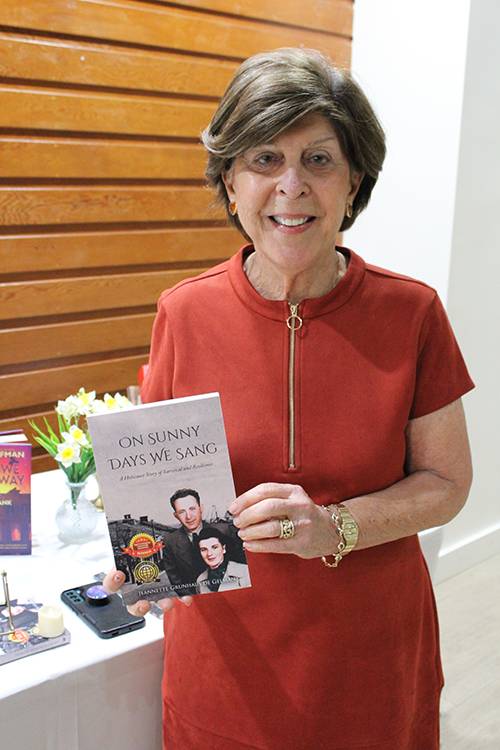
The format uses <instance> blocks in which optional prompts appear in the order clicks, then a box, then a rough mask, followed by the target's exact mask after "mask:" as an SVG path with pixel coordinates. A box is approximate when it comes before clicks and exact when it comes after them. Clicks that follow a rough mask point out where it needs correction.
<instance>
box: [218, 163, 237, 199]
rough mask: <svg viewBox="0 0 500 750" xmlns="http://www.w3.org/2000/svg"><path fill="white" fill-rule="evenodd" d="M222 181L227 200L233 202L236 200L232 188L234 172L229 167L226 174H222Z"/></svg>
mask: <svg viewBox="0 0 500 750" xmlns="http://www.w3.org/2000/svg"><path fill="white" fill-rule="evenodd" d="M221 177H222V181H223V183H224V185H225V187H226V193H227V197H228V198H229V201H230V202H231V201H235V200H236V193H235V192H234V187H233V179H234V170H233V168H232V167H231V169H228V170H227V172H222V175H221Z"/></svg>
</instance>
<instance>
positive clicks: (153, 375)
mask: <svg viewBox="0 0 500 750" xmlns="http://www.w3.org/2000/svg"><path fill="white" fill-rule="evenodd" d="M173 371H174V344H173V337H172V334H171V331H170V327H169V324H168V317H167V312H166V310H165V305H164V303H163V296H162V297H160V300H159V302H158V314H157V316H156V318H155V322H154V325H153V333H152V336H151V352H150V355H149V366H148V369H147V372H146V375H145V377H144V382H143V384H142V386H141V400H142V402H143V403H145V404H146V403H151V402H153V401H164V400H166V399H170V398H172V379H173Z"/></svg>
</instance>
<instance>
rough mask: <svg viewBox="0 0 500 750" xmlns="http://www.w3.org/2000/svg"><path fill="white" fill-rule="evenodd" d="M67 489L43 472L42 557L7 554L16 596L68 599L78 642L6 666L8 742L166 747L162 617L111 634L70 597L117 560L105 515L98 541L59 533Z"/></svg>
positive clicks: (37, 516)
mask: <svg viewBox="0 0 500 750" xmlns="http://www.w3.org/2000/svg"><path fill="white" fill-rule="evenodd" d="M64 489H65V488H64V481H63V475H62V472H59V471H53V472H46V473H45V474H38V475H35V476H33V485H32V534H33V550H32V555H31V556H17V557H14V556H1V557H0V568H1V569H2V570H6V571H7V575H8V582H9V588H10V595H11V598H12V599H18V600H19V601H27V600H28V599H29V598H31V597H33V598H34V600H35V601H37V602H42V603H43V604H57V605H61V606H62V607H63V611H64V624H65V626H66V628H67V629H68V630H69V631H70V633H71V643H70V644H69V645H65V646H61V647H58V648H55V649H51V650H49V651H45V652H43V653H41V654H35V655H33V656H28V657H25V658H23V659H18V660H17V661H14V662H11V663H9V664H4V665H1V666H0V749H1V750H27V749H28V748H36V750H97V748H103V749H105V750H129V748H130V749H131V750H132V749H133V748H134V749H135V748H137V749H138V750H160V749H161V695H160V682H161V673H162V653H163V632H162V623H161V621H160V620H158V619H157V618H155V617H153V616H152V615H150V614H148V615H147V616H146V626H145V627H144V628H142V629H141V630H138V631H135V632H133V633H126V634H125V635H121V636H119V637H117V638H113V639H111V640H103V639H101V638H98V637H97V636H96V635H95V634H94V633H93V632H92V631H91V630H90V629H89V628H88V627H87V626H86V625H85V624H84V623H83V622H82V621H81V620H79V618H78V617H77V616H76V615H75V614H74V613H73V612H72V611H71V610H70V609H69V608H68V607H66V606H65V605H63V604H62V603H61V602H60V599H59V596H60V593H61V591H63V590H64V589H68V588H72V587H73V586H79V585H83V584H85V583H90V582H91V581H92V580H93V576H94V574H97V573H99V572H100V571H107V570H109V568H110V567H111V565H112V552H111V544H110V541H109V537H108V532H107V526H106V519H105V517H104V513H101V514H100V516H99V522H98V525H97V528H96V530H95V531H94V534H93V537H92V539H91V540H90V541H89V542H86V543H85V544H80V545H75V544H65V543H64V542H62V541H61V540H60V539H59V537H58V534H57V529H56V526H55V522H54V516H55V512H56V510H57V508H58V506H59V505H60V504H61V502H62V500H63V498H64ZM2 595H3V592H2V591H0V600H1V597H2Z"/></svg>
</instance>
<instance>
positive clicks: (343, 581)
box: [108, 50, 472, 750]
mask: <svg viewBox="0 0 500 750" xmlns="http://www.w3.org/2000/svg"><path fill="white" fill-rule="evenodd" d="M204 142H205V145H206V147H207V150H208V168H207V176H208V180H209V182H210V184H211V185H212V186H213V187H214V188H215V189H216V190H217V191H218V196H219V199H220V200H221V201H222V202H223V203H224V204H225V205H226V206H227V210H228V213H229V215H230V220H231V221H232V222H233V223H234V224H235V225H236V226H237V227H238V228H239V229H240V230H241V231H242V233H243V234H244V235H245V237H246V238H247V239H248V240H249V241H250V243H251V244H248V245H246V246H245V247H243V249H242V250H240V251H239V252H238V253H237V254H236V255H235V256H234V257H232V258H231V260H229V261H228V262H226V263H222V264H221V265H219V266H216V267H215V268H213V269H212V270H210V271H208V272H206V273H204V274H202V275H201V276H199V277H198V278H195V279H189V280H187V281H185V282H182V283H181V284H179V285H178V286H176V287H175V288H174V289H171V290H168V291H166V292H165V293H164V294H163V295H162V297H161V299H160V302H159V312H158V316H157V320H156V323H155V326H154V331H153V340H152V349H151V358H150V367H149V371H148V375H147V379H146V381H145V383H144V386H143V399H144V401H157V400H161V399H168V398H172V397H180V396H188V395H192V394H197V393H203V392H210V391H219V392H220V394H221V400H222V407H223V411H224V418H225V423H226V428H227V434H228V441H229V448H230V455H231V461H232V466H233V471H234V478H235V483H236V489H237V492H238V494H239V496H238V498H237V500H236V502H235V503H234V505H233V506H232V507H231V509H230V510H231V511H232V512H233V513H234V515H235V523H236V525H237V526H238V528H239V530H240V531H239V534H240V536H241V538H242V539H243V540H244V542H245V547H246V550H247V553H248V561H249V566H250V575H251V579H252V588H249V589H244V590H240V591H238V592H235V591H232V592H228V593H227V594H226V593H223V594H219V595H218V596H201V597H195V598H194V599H192V598H185V599H184V601H183V603H184V604H192V606H191V607H189V608H187V607H185V606H183V604H182V603H179V602H178V603H177V606H174V602H173V601H172V600H168V601H166V602H163V603H162V606H163V607H164V608H165V610H170V609H172V610H173V611H172V612H171V614H169V615H168V616H166V617H165V637H166V651H165V672H164V680H163V694H164V743H165V744H164V747H165V748H168V749H169V750H188V749H189V750H199V748H205V749H208V748H210V750H221V749H222V748H224V750H245V749H246V750H249V748H259V750H281V749H283V750H285V748H286V750H290V749H291V748H293V749H294V750H354V749H355V748H372V749H375V748H377V750H437V748H438V747H439V738H438V736H439V695H440V691H441V688H442V684H443V679H442V673H441V666H440V658H439V645H438V628H437V621H436V610H435V604H434V599H433V593H432V586H431V582H430V580H429V574H428V571H427V567H426V564H425V562H424V558H423V556H422V552H421V549H420V546H419V541H418V536H417V533H418V532H419V531H421V530H423V529H427V528H430V527H433V526H438V525H440V524H443V523H446V522H447V521H449V520H450V519H451V518H453V517H454V516H455V515H456V513H458V511H459V510H460V508H461V507H462V505H463V504H464V502H465V500H466V497H467V494H468V490H469V485H470V481H471V464H470V454H469V446H468V441H467V434H466V427H465V421H464V415H463V410H462V405H461V401H460V398H461V396H462V395H463V394H464V393H466V392H467V391H468V390H470V389H471V388H472V382H471V380H470V378H469V375H468V373H467V370H466V368H465V365H464V363H463V360H462V357H461V355H460V352H459V349H458V346H457V344H456V341H455V339H454V337H453V333H452V331H451V329H450V326H449V323H448V321H447V318H446V314H445V312H444V310H443V307H442V305H441V303H440V301H439V299H438V297H437V295H436V293H435V291H434V290H433V289H431V288H429V287H428V286H427V285H425V284H423V283H421V282H419V281H414V280H412V279H408V278H405V277H403V276H399V275H397V274H394V273H391V272H389V271H386V270H383V269H380V268H375V267H373V266H369V265H367V264H366V263H365V262H364V261H363V260H362V258H361V257H360V256H359V255H357V254H356V253H354V252H353V251H352V250H348V249H346V248H344V247H339V246H338V245H337V244H336V243H337V238H338V234H339V232H342V231H345V230H346V229H348V228H349V227H350V226H351V225H352V224H353V222H354V220H355V219H356V217H357V216H358V214H359V213H360V211H362V210H363V208H365V206H366V205H367V203H368V200H369V198H370V194H371V191H372V188H373V187H374V185H375V183H376V181H377V177H378V174H379V171H380V170H381V168H382V163H383V159H384V155H385V147H384V136H383V132H382V130H381V127H380V125H379V123H378V121H377V119H376V117H375V115H374V113H373V111H372V109H371V107H370V105H369V103H368V102H367V100H366V98H365V96H364V94H363V93H362V91H361V90H360V89H359V87H358V86H357V85H356V84H355V83H354V82H353V80H352V79H351V78H350V76H349V75H348V74H347V73H346V72H345V71H342V70H337V69H335V68H333V67H332V66H331V64H330V63H329V61H328V60H326V59H325V58H323V57H322V56H320V55H319V54H317V53H315V52H312V51H307V50H278V51H275V52H271V53H269V54H262V55H257V56H256V57H253V58H251V59H249V60H247V61H246V62H245V63H244V64H243V65H242V66H241V67H240V68H239V70H238V71H237V72H236V74H235V76H234V78H233V80H232V82H231V84H230V85H229V88H228V90H227V92H226V94H225V95H224V97H223V99H222V101H221V103H220V106H219V108H218V110H217V112H216V114H215V116H214V118H213V120H212V122H211V124H210V126H209V128H208V130H207V131H206V133H205V134H204ZM408 229H409V231H415V227H409V228H408ZM420 231H421V229H420ZM115 579H116V580H115ZM120 582H121V576H120V574H116V576H115V578H113V577H112V576H111V575H110V576H109V577H108V586H109V587H111V588H113V590H116V588H117V587H118V586H119V585H120ZM148 607H149V605H148V604H147V603H145V602H144V603H142V604H141V603H139V605H136V606H135V607H134V608H133V609H134V611H135V612H138V611H140V612H144V611H146V610H147V608H148ZM193 674H196V679H195V680H193V677H192V675H193Z"/></svg>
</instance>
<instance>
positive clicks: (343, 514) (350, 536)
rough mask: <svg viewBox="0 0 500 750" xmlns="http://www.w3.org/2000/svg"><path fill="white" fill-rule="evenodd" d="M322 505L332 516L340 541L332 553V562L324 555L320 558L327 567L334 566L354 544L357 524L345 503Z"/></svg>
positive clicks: (357, 532) (357, 531) (357, 530)
mask: <svg viewBox="0 0 500 750" xmlns="http://www.w3.org/2000/svg"><path fill="white" fill-rule="evenodd" d="M323 507H324V509H325V510H327V511H328V512H329V513H330V515H331V517H332V521H333V523H334V525H335V529H336V531H337V533H338V535H339V537H340V542H339V546H338V549H337V552H334V553H333V563H329V562H328V561H327V559H326V557H322V558H321V559H322V560H323V562H324V564H325V565H326V566H327V568H336V567H337V565H338V564H339V562H340V561H341V560H342V558H343V557H344V556H345V555H347V554H348V553H349V552H350V551H351V550H353V549H354V547H355V546H356V542H357V541H358V536H359V529H358V524H357V523H356V521H355V520H354V518H353V517H352V516H351V514H350V513H349V511H348V510H347V508H346V507H345V505H324V506H323Z"/></svg>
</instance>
